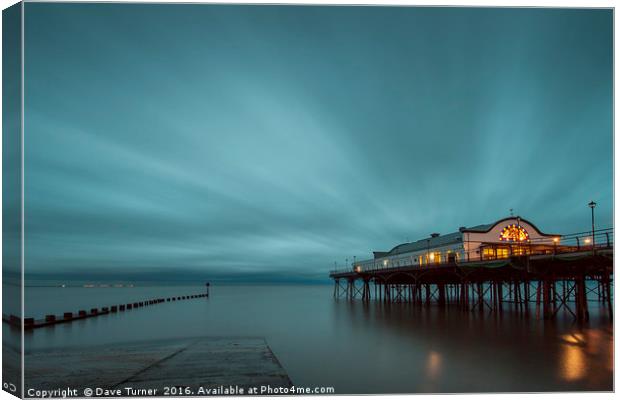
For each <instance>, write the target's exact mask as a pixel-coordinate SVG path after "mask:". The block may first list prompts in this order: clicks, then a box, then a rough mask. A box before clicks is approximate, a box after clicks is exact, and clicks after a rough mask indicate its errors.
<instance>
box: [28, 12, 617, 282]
mask: <svg viewBox="0 0 620 400" xmlns="http://www.w3.org/2000/svg"><path fill="white" fill-rule="evenodd" d="M25 26H26V28H25V29H26V30H25V38H26V39H25V110H24V113H25V114H24V115H25V177H26V178H25V179H26V187H25V198H26V203H25V207H26V211H25V212H26V225H25V230H26V273H27V274H28V275H30V276H57V277H60V276H67V277H71V276H72V277H80V278H84V279H87V278H95V277H96V278H101V279H104V278H109V279H121V278H131V279H138V278H139V277H145V276H150V277H157V278H161V279H181V280H182V279H190V280H191V279H208V280H209V279H211V280H218V279H219V280H232V281H234V280H250V281H252V280H255V281H271V280H274V281H287V280H290V281H308V282H310V281H313V280H324V279H326V278H327V274H328V271H329V270H330V269H333V267H334V263H335V262H337V263H338V265H339V267H343V266H344V264H345V259H347V258H348V259H349V260H351V259H352V258H353V256H356V257H357V259H358V260H359V259H364V258H371V257H372V251H373V250H389V249H390V248H392V247H394V246H395V245H397V244H399V243H402V242H405V241H413V240H417V239H421V238H424V237H427V236H428V235H429V234H430V233H431V232H439V233H450V232H454V231H456V230H457V229H458V227H460V226H473V225H478V224H483V223H491V222H494V221H496V220H498V219H501V218H503V217H506V216H508V215H509V210H510V209H511V208H512V209H514V212H515V214H518V215H520V216H522V217H524V218H527V219H528V220H530V221H532V222H533V223H534V224H536V225H537V226H538V227H539V228H540V229H541V230H542V231H544V232H552V233H573V232H581V231H586V230H588V229H589V226H590V225H589V224H590V209H589V208H588V207H587V203H588V202H589V201H590V200H592V199H593V200H595V201H596V202H597V203H598V206H597V208H596V218H597V226H599V227H601V228H603V227H612V221H613V218H612V215H613V146H612V142H613V128H612V117H613V114H612V76H613V75H612V74H613V72H612V52H613V48H612V12H611V11H610V10H602V9H597V10H586V9H581V10H568V9H507V8H503V9H499V8H498V9H484V8H471V9H464V8H414V7H411V8H402V7H389V8H386V7H335V6H333V7H305V6H289V7H283V6H215V5H180V4H176V5H128V4H124V5H118V4H53V3H52V4H42V3H27V4H26V16H25Z"/></svg>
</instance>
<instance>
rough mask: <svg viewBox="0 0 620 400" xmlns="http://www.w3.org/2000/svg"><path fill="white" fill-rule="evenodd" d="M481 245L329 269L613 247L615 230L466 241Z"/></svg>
mask: <svg viewBox="0 0 620 400" xmlns="http://www.w3.org/2000/svg"><path fill="white" fill-rule="evenodd" d="M464 243H469V244H470V245H471V244H475V245H479V246H477V248H476V249H474V250H470V251H467V252H465V251H460V252H454V253H453V255H454V257H445V255H444V254H442V255H441V257H440V258H439V259H437V260H434V261H433V260H425V261H424V262H423V263H421V264H420V263H417V264H416V263H414V262H411V263H409V264H402V262H401V263H398V264H395V263H393V262H391V261H390V260H389V259H388V258H387V257H385V258H379V259H377V260H379V261H375V260H372V262H368V261H362V262H358V263H354V264H351V265H350V266H347V267H345V268H336V269H334V270H331V271H330V275H337V274H343V273H353V272H358V273H363V272H375V271H383V270H394V269H401V268H416V267H417V268H420V269H424V268H429V267H438V266H454V265H467V264H468V263H472V264H473V263H480V262H481V261H482V262H484V261H497V260H505V259H509V258H511V257H523V256H537V255H559V254H570V253H580V252H588V251H592V252H593V253H596V252H597V251H601V250H607V249H613V245H614V230H613V228H605V229H598V230H595V231H594V232H592V231H585V232H577V233H571V234H566V235H559V236H556V237H544V238H539V239H532V240H529V241H527V242H525V241H524V242H506V243H496V242H489V243H484V242H473V241H470V242H464ZM485 248H486V249H495V251H492V252H491V251H487V252H485V251H484V249H485ZM497 249H502V250H503V249H507V250H508V251H507V252H505V251H499V252H498V251H497ZM433 250H435V251H436V249H433V248H429V250H428V251H427V252H424V253H419V254H418V255H417V256H412V257H420V256H423V257H427V256H428V255H430V254H434V251H433Z"/></svg>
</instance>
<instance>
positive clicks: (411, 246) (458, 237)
mask: <svg viewBox="0 0 620 400" xmlns="http://www.w3.org/2000/svg"><path fill="white" fill-rule="evenodd" d="M462 241H463V234H462V233H461V232H453V233H448V234H446V235H440V236H437V237H428V238H426V239H420V240H418V241H417V242H411V243H403V244H399V245H398V246H396V247H394V248H393V249H392V250H390V251H389V252H388V253H387V254H386V255H390V256H393V255H396V254H403V253H409V252H413V251H420V250H426V249H428V248H434V247H441V246H447V245H450V244H456V243H461V242H462Z"/></svg>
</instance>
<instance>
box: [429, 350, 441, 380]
mask: <svg viewBox="0 0 620 400" xmlns="http://www.w3.org/2000/svg"><path fill="white" fill-rule="evenodd" d="M440 372H441V355H440V354H439V353H437V352H436V351H431V352H429V353H428V359H427V360H426V374H427V376H428V377H429V378H437V377H438V376H439V373H440Z"/></svg>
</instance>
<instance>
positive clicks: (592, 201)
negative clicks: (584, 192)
mask: <svg viewBox="0 0 620 400" xmlns="http://www.w3.org/2000/svg"><path fill="white" fill-rule="evenodd" d="M588 207H590V210H591V211H592V252H594V245H595V241H594V207H596V203H595V202H594V200H591V201H590V202H589V203H588Z"/></svg>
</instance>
